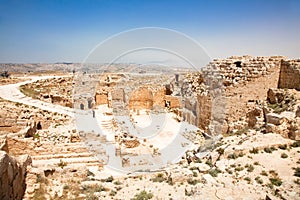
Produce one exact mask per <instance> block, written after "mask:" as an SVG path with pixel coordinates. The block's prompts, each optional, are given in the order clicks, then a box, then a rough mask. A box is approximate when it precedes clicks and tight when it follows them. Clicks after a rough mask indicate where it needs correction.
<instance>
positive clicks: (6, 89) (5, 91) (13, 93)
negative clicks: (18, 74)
mask: <svg viewBox="0 0 300 200" xmlns="http://www.w3.org/2000/svg"><path fill="white" fill-rule="evenodd" d="M55 77H60V76H32V77H28V78H31V80H27V81H24V82H19V83H15V84H9V85H2V86H0V97H1V98H3V99H6V100H9V101H13V102H18V103H22V104H26V105H29V106H35V107H38V108H40V109H42V110H47V111H50V112H57V113H60V114H66V115H69V116H71V117H73V116H74V112H75V110H74V109H73V108H67V107H64V106H60V105H54V104H51V103H47V102H43V101H40V100H36V99H32V98H31V97H28V96H26V95H24V94H23V93H22V92H21V91H20V89H19V87H20V86H21V85H25V84H27V83H33V82H35V81H38V80H44V79H49V78H55Z"/></svg>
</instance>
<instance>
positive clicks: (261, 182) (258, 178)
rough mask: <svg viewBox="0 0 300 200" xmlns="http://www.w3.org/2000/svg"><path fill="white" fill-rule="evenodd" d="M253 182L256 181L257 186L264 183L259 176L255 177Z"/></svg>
mask: <svg viewBox="0 0 300 200" xmlns="http://www.w3.org/2000/svg"><path fill="white" fill-rule="evenodd" d="M255 181H256V182H257V183H258V184H263V183H264V181H263V180H262V179H261V178H260V177H259V176H257V177H256V178H255Z"/></svg>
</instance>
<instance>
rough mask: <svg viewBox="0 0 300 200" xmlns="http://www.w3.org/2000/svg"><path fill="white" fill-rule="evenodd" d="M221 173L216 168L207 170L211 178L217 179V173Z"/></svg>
mask: <svg viewBox="0 0 300 200" xmlns="http://www.w3.org/2000/svg"><path fill="white" fill-rule="evenodd" d="M221 172H222V171H221V170H220V169H218V168H213V169H210V170H208V173H209V174H210V175H211V176H212V177H217V176H218V174H219V173H221Z"/></svg>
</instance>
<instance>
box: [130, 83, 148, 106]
mask: <svg viewBox="0 0 300 200" xmlns="http://www.w3.org/2000/svg"><path fill="white" fill-rule="evenodd" d="M152 106H153V93H152V91H151V90H150V89H149V88H147V87H140V88H138V89H137V90H135V91H133V93H132V94H131V96H130V99H129V109H138V110H139V109H152Z"/></svg>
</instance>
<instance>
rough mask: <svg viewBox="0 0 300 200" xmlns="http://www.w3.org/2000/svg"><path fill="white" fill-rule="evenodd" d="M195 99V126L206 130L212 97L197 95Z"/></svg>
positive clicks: (209, 117)
mask: <svg viewBox="0 0 300 200" xmlns="http://www.w3.org/2000/svg"><path fill="white" fill-rule="evenodd" d="M197 101H198V104H197V126H198V127H199V128H201V129H202V130H205V131H207V129H208V126H209V124H210V121H211V111H212V109H211V106H212V99H211V97H210V96H205V95H198V96H197Z"/></svg>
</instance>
